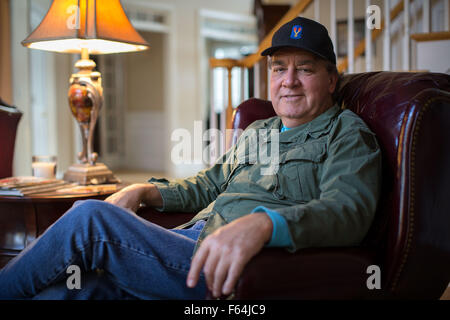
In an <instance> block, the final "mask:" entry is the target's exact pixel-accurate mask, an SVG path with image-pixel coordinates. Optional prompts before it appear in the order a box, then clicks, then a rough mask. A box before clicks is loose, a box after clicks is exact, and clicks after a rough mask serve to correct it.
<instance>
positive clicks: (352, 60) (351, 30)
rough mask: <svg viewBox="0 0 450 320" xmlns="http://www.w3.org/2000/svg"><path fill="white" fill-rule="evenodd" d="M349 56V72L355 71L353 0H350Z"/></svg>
mask: <svg viewBox="0 0 450 320" xmlns="http://www.w3.org/2000/svg"><path fill="white" fill-rule="evenodd" d="M347 35H348V36H347V41H348V43H347V56H348V72H349V73H353V72H354V64H355V56H354V50H355V49H354V48H355V43H354V16H353V0H348V28H347Z"/></svg>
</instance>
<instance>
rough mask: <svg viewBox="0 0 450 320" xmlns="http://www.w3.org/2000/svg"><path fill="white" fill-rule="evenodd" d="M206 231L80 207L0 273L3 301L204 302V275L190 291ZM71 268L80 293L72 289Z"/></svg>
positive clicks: (96, 206)
mask: <svg viewBox="0 0 450 320" xmlns="http://www.w3.org/2000/svg"><path fill="white" fill-rule="evenodd" d="M162 214H163V213H162ZM203 225H204V221H199V222H197V223H196V224H195V225H194V226H193V227H192V228H190V229H183V230H174V229H171V230H168V229H165V228H162V227H160V226H158V225H156V224H154V223H151V222H148V221H146V220H145V219H142V218H140V217H138V216H137V215H135V214H134V213H133V212H131V211H128V210H125V209H122V208H120V207H117V206H114V205H112V204H109V203H107V202H103V201H98V200H86V201H77V202H76V203H75V204H74V205H73V207H72V208H71V209H70V210H68V211H67V212H66V213H65V214H64V215H63V216H62V217H61V218H60V219H58V220H57V221H56V222H55V223H54V224H53V225H51V226H50V227H49V228H48V229H47V230H46V231H45V232H44V233H43V234H42V235H41V236H40V237H39V238H37V239H36V240H35V241H33V242H32V243H31V244H30V245H29V246H28V247H26V248H25V249H24V250H23V251H22V252H21V253H20V254H19V255H18V256H17V257H15V258H14V259H12V260H11V261H10V262H9V263H8V264H7V265H6V266H5V267H4V268H3V269H2V270H0V299H27V298H34V299H204V298H205V295H206V282H205V278H204V275H203V274H202V275H201V277H200V281H199V283H198V284H197V286H196V287H195V288H188V287H187V286H186V277H187V274H188V271H189V268H190V264H191V256H192V253H193V250H194V246H195V243H196V240H197V238H198V236H199V234H200V232H201V229H202V228H203ZM70 265H76V266H78V267H79V268H80V270H81V277H80V278H81V289H76V288H74V289H68V287H67V282H68V278H69V277H71V276H72V275H73V273H67V268H68V267H69V266H70Z"/></svg>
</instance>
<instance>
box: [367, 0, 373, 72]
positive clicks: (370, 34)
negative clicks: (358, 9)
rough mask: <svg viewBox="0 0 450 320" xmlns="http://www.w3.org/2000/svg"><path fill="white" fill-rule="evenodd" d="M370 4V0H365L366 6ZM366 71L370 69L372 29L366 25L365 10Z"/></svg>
mask: <svg viewBox="0 0 450 320" xmlns="http://www.w3.org/2000/svg"><path fill="white" fill-rule="evenodd" d="M369 6H370V0H366V8H368V7H369ZM365 21H366V26H365V30H366V31H365V37H366V39H365V40H366V72H370V71H372V30H371V29H369V28H368V27H367V12H366V20H365Z"/></svg>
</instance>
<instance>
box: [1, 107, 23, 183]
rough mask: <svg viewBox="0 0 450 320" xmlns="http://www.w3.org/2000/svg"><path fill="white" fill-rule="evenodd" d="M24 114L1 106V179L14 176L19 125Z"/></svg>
mask: <svg viewBox="0 0 450 320" xmlns="http://www.w3.org/2000/svg"><path fill="white" fill-rule="evenodd" d="M21 117H22V112H20V111H19V110H17V109H16V108H11V107H7V106H3V105H0V178H5V177H10V176H12V165H13V158H14V145H15V141H16V131H17V125H18V124H19V121H20V118H21Z"/></svg>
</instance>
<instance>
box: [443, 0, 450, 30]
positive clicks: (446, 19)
mask: <svg viewBox="0 0 450 320" xmlns="http://www.w3.org/2000/svg"><path fill="white" fill-rule="evenodd" d="M448 11H449V0H444V31H449V30H450V29H449V17H448V14H449V12H448Z"/></svg>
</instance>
